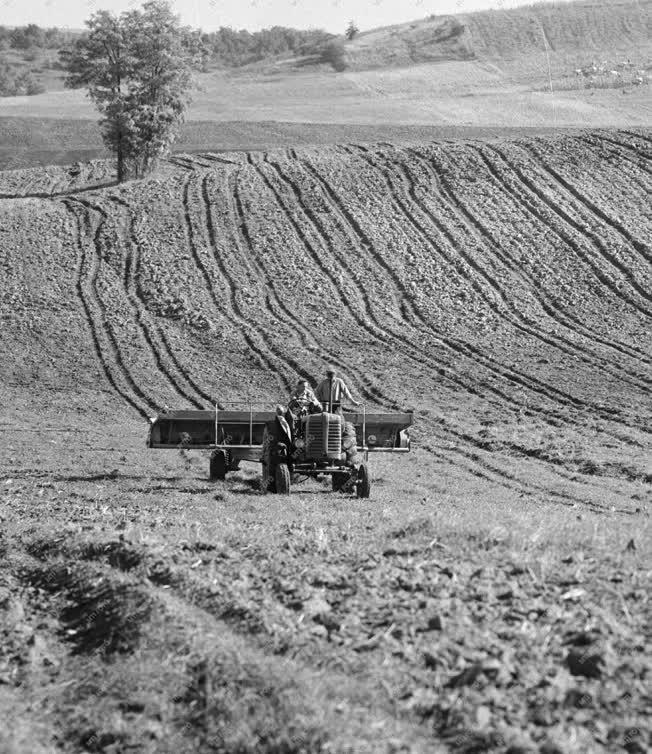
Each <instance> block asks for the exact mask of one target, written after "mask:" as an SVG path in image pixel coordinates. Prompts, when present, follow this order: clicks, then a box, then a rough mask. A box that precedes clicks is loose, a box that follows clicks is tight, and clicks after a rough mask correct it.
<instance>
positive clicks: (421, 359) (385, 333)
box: [259, 171, 521, 409]
mask: <svg viewBox="0 0 652 754" xmlns="http://www.w3.org/2000/svg"><path fill="white" fill-rule="evenodd" d="M259 172H260V171H259ZM261 177H262V178H263V181H265V182H266V185H267V186H268V188H269V189H270V190H271V191H272V193H273V195H274V196H275V198H276V201H277V203H278V204H279V206H280V207H281V209H282V210H283V211H284V213H285V215H286V217H287V218H288V220H289V222H290V224H291V225H292V227H293V228H294V230H295V233H297V235H298V236H299V238H300V239H301V240H302V241H303V243H304V245H306V248H307V250H308V252H309V254H310V256H311V258H312V259H313V261H314V262H315V264H316V265H318V266H319V267H320V269H321V270H322V272H323V273H324V274H325V275H326V276H327V277H328V278H329V279H330V281H331V283H332V284H333V285H334V286H335V288H336V290H338V284H337V281H336V280H335V279H334V278H333V277H332V275H331V274H330V273H329V272H328V270H327V268H326V267H325V265H324V264H323V262H322V261H321V259H320V257H319V253H318V251H317V249H315V248H314V246H313V245H312V243H311V242H310V241H309V240H308V239H307V238H306V236H305V234H304V233H303V232H302V231H301V228H300V227H299V226H298V223H297V221H296V220H295V219H294V218H293V217H292V216H291V214H290V212H289V210H288V209H287V207H286V206H285V205H284V203H283V200H282V198H281V197H280V195H279V194H278V192H277V191H276V189H274V187H273V186H272V185H271V183H270V181H269V178H268V177H267V176H266V175H265V174H264V173H262V174H261ZM286 180H287V181H288V182H289V183H290V184H291V181H290V179H286ZM291 188H293V189H294V190H295V195H296V197H297V201H298V202H300V203H301V205H302V208H303V209H304V213H305V203H304V202H303V200H302V199H301V195H300V192H299V191H298V189H296V187H294V186H291ZM297 192H298V193H297ZM306 217H308V221H309V222H310V219H309V216H308V215H307V213H306ZM312 229H313V232H316V235H317V237H318V238H322V237H323V236H324V235H327V230H324V229H322V231H321V232H320V231H318V230H317V227H316V226H314V225H313V226H312ZM327 247H328V244H325V248H327ZM338 294H339V290H338ZM340 302H341V304H342V306H343V307H344V308H346V309H347V311H348V312H349V314H350V316H351V317H352V318H353V319H354V320H355V321H356V322H357V324H358V325H359V326H360V327H361V328H362V329H363V330H366V332H368V334H369V335H370V336H371V337H377V338H379V339H380V340H381V342H382V343H385V344H388V343H389V342H393V344H394V345H396V347H397V348H398V349H399V350H400V351H401V352H402V353H403V354H405V355H407V356H409V358H410V359H411V360H413V361H415V362H416V363H418V364H420V365H421V366H423V367H424V368H425V369H427V370H428V371H429V372H430V373H432V372H433V371H434V372H436V373H437V374H438V375H439V376H440V377H442V378H443V379H446V380H447V381H448V382H451V383H452V384H454V385H455V386H456V387H457V388H458V389H462V390H463V391H464V392H468V393H471V394H472V395H476V396H477V397H482V395H481V393H480V392H479V391H478V390H477V389H476V388H475V387H473V385H472V384H470V383H467V382H465V381H464V380H462V379H461V378H460V377H459V376H458V375H457V374H456V372H455V371H454V370H453V369H452V368H450V367H442V365H441V362H440V361H435V360H433V359H431V358H428V357H427V355H426V354H424V352H423V350H421V348H419V347H418V346H416V345H415V344H414V343H412V341H410V340H409V339H407V338H406V336H405V334H397V333H394V332H392V331H389V330H387V329H386V328H383V327H382V325H381V324H380V323H379V322H378V320H377V319H376V318H375V315H374V314H373V311H372V310H369V314H368V316H369V317H370V320H369V321H365V319H364V318H361V317H360V316H359V315H357V314H356V313H355V311H354V310H353V309H352V308H351V307H349V306H348V304H347V302H346V301H345V300H344V298H343V297H342V296H341V295H340ZM405 307H406V308H407V307H410V308H411V310H412V311H414V310H413V309H412V305H411V303H406V304H405ZM414 318H415V319H418V315H417V314H414ZM421 321H422V320H421ZM423 326H424V327H427V328H428V329H430V328H429V327H428V325H427V324H426V323H425V322H423ZM431 332H433V331H432V330H431ZM379 333H380V334H379ZM434 335H435V338H436V340H437V343H438V345H440V346H445V347H446V348H444V350H447V349H448V350H449V351H451V352H453V353H455V354H456V355H457V356H460V355H461V356H464V357H466V358H469V359H470V360H471V361H473V362H475V361H476V360H475V359H474V358H473V357H469V356H468V354H467V353H465V352H464V350H463V349H464V344H459V346H457V345H455V343H456V342H455V341H453V340H452V339H450V338H445V337H443V336H439V335H438V334H436V333H434ZM406 346H409V350H406ZM486 389H487V390H489V391H491V392H493V393H494V394H495V395H497V396H498V397H499V398H500V399H501V401H502V402H501V403H499V405H501V406H503V407H504V402H507V403H510V402H511V403H514V404H515V405H517V407H518V409H520V408H521V405H520V404H516V403H515V401H514V400H513V399H512V398H510V396H508V395H507V394H506V393H504V392H503V391H502V390H500V389H499V388H498V387H496V386H493V385H491V386H487V388H486Z"/></svg>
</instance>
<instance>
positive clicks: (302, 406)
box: [288, 380, 322, 416]
mask: <svg viewBox="0 0 652 754" xmlns="http://www.w3.org/2000/svg"><path fill="white" fill-rule="evenodd" d="M288 408H289V409H290V411H292V413H293V414H298V415H299V416H303V415H304V414H315V413H317V412H318V411H321V410H322V407H321V403H320V402H319V401H318V400H317V397H316V395H315V394H314V392H313V390H312V388H311V387H310V384H309V383H308V380H299V382H297V386H296V388H295V389H294V392H293V393H292V395H291V396H290V402H289V403H288Z"/></svg>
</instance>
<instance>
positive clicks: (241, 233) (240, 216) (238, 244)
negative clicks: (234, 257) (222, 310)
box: [200, 176, 309, 392]
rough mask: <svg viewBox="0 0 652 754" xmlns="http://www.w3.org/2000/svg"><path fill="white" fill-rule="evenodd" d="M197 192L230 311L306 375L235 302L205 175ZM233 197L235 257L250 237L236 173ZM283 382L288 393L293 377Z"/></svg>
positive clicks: (296, 371) (284, 361)
mask: <svg viewBox="0 0 652 754" xmlns="http://www.w3.org/2000/svg"><path fill="white" fill-rule="evenodd" d="M200 193H201V196H202V202H203V223H202V228H203V229H204V230H205V231H206V233H207V236H208V242H209V246H210V248H211V252H212V256H213V258H214V260H215V264H216V265H217V268H218V270H219V272H220V274H221V275H222V277H223V278H224V280H225V281H226V282H227V286H228V289H229V294H230V302H231V307H232V309H233V311H234V312H235V314H236V316H238V317H239V318H240V319H241V320H242V321H244V322H246V323H247V325H248V326H249V327H251V328H252V329H253V330H254V331H255V332H257V333H258V336H259V337H260V338H261V340H262V341H263V342H264V343H265V345H266V346H267V349H268V350H269V351H270V353H272V354H273V355H274V356H275V357H276V358H277V359H278V360H279V361H280V362H281V363H282V364H283V365H284V367H285V369H286V371H287V372H291V373H293V374H294V375H295V376H296V375H299V376H301V377H304V378H308V377H309V375H308V373H307V372H306V370H305V368H304V367H303V366H302V365H301V364H299V363H298V362H297V361H295V360H294V359H292V358H290V357H288V356H287V355H286V354H285V353H284V351H283V350H282V349H281V348H278V347H277V346H276V345H275V344H274V342H273V339H272V338H271V337H270V335H269V334H268V333H267V332H266V331H265V329H264V328H263V327H261V326H260V325H259V324H258V323H257V322H256V320H255V318H254V317H252V316H251V315H248V314H246V313H245V312H244V311H243V310H242V308H241V307H240V304H239V303H238V301H237V298H236V296H235V290H236V289H237V287H238V281H237V280H236V279H235V278H234V277H233V276H232V275H231V273H230V271H229V267H228V264H225V263H224V262H223V260H222V257H221V256H220V252H219V248H218V244H217V240H216V239H217V233H216V230H215V225H214V222H213V215H212V211H211V202H210V197H209V195H208V186H207V176H204V179H203V180H202V190H201V192H200ZM225 195H226V196H228V197H230V196H231V194H230V192H229V191H227V192H225ZM232 196H233V203H232V204H231V203H230V204H229V206H228V212H229V218H230V219H231V225H232V229H233V232H232V238H233V243H234V245H235V248H236V249H237V250H238V256H239V257H241V258H246V256H247V254H246V252H245V249H246V248H247V247H249V245H250V242H251V238H250V236H249V229H248V226H247V224H246V220H245V215H244V211H243V208H242V203H241V200H240V195H239V192H238V189H237V176H236V177H235V178H234V188H233V195H232ZM236 218H237V219H236ZM266 300H267V301H269V297H266ZM268 311H269V309H268ZM283 384H284V387H285V390H286V391H288V392H291V391H292V389H293V388H294V385H295V382H294V379H293V378H292V379H287V377H283Z"/></svg>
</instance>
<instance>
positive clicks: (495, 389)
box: [288, 179, 638, 444]
mask: <svg viewBox="0 0 652 754" xmlns="http://www.w3.org/2000/svg"><path fill="white" fill-rule="evenodd" d="M288 180H289V179H288ZM297 198H298V199H299V200H300V196H299V195H297ZM300 201H301V200H300ZM321 228H322V233H324V230H323V226H321ZM404 343H405V339H403V344H404ZM399 347H400V344H399ZM403 350H404V348H403ZM494 371H495V370H494ZM508 379H512V380H513V376H512V375H509V376H508ZM456 381H457V382H458V384H459V383H461V386H462V387H463V388H466V389H467V390H468V391H469V392H471V393H474V394H476V395H479V393H478V392H477V391H475V390H474V389H473V388H471V387H468V386H466V385H465V384H464V383H463V382H461V381H460V380H459V379H458V380H456ZM487 389H488V390H491V391H492V392H494V393H495V394H498V395H500V396H501V397H502V398H503V400H504V401H507V402H508V403H510V402H511V403H512V404H514V405H515V406H517V407H518V408H520V407H521V405H520V404H518V403H516V401H514V399H513V398H511V397H510V396H508V395H506V394H505V393H503V392H502V391H500V390H498V389H497V388H493V387H488V388H487ZM571 400H574V399H573V398H572V397H571ZM499 405H502V404H499ZM528 413H531V412H528ZM538 413H539V415H543V416H545V417H547V416H553V417H555V416H556V414H555V413H554V412H550V411H545V410H542V409H539V410H538ZM605 418H608V419H609V420H612V421H613V419H612V415H611V414H607V415H606V417H605ZM546 421H548V423H550V419H547V418H546ZM555 426H556V425H555ZM625 426H626V427H627V429H629V428H630V425H629V424H628V423H625ZM635 444H638V443H635Z"/></svg>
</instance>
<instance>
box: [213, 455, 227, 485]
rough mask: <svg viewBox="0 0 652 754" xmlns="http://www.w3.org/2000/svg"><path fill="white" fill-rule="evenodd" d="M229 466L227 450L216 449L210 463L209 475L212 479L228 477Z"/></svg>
mask: <svg viewBox="0 0 652 754" xmlns="http://www.w3.org/2000/svg"><path fill="white" fill-rule="evenodd" d="M228 466H229V462H228V458H227V454H226V451H225V450H214V451H213V452H212V453H211V460H210V463H209V476H210V478H211V479H212V480H215V479H226V472H227V469H228Z"/></svg>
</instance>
